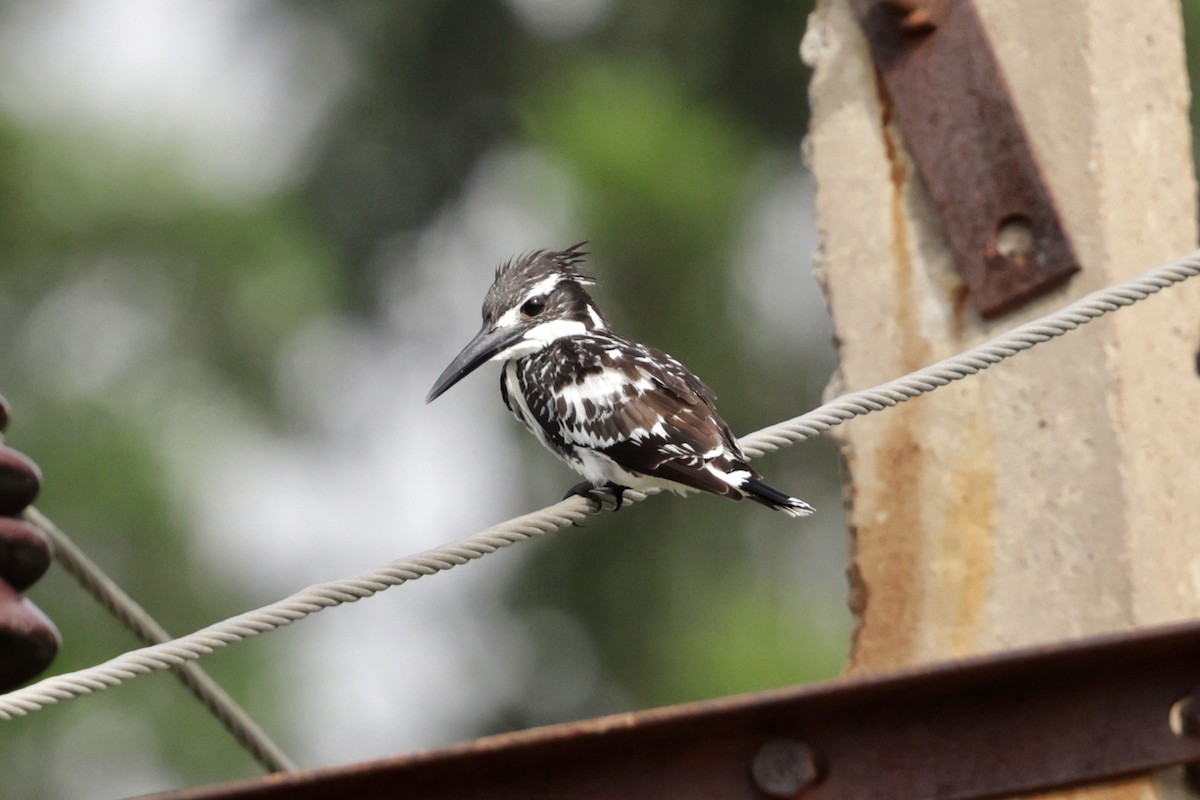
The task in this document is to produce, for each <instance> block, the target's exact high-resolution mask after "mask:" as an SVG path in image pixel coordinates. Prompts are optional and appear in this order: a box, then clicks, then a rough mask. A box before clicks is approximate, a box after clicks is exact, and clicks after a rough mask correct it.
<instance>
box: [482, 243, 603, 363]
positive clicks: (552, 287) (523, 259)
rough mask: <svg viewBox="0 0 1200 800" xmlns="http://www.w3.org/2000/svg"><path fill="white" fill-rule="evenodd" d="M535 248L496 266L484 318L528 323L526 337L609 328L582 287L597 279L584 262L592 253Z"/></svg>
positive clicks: (542, 337)
mask: <svg viewBox="0 0 1200 800" xmlns="http://www.w3.org/2000/svg"><path fill="white" fill-rule="evenodd" d="M583 244H584V243H583V242H580V243H579V244H575V245H571V246H570V247H568V248H567V249H566V250H562V251H559V252H552V251H546V250H534V251H532V252H528V253H524V254H522V255H520V256H517V257H516V258H513V259H510V260H508V261H506V262H504V263H503V264H501V265H500V266H499V267H497V268H496V280H495V281H494V282H493V283H492V287H491V288H490V289H489V290H488V293H487V297H486V298H484V301H483V321H484V322H485V323H490V324H492V325H495V326H497V327H508V326H513V325H523V326H526V327H527V328H528V329H529V330H528V332H527V335H526V338H531V339H539V340H542V341H544V342H547V343H548V342H549V341H551V340H552V339H553V338H557V335H555V336H549V337H548V334H552V333H555V332H566V331H568V330H575V329H577V328H578V327H579V326H582V327H583V329H582V330H579V332H584V331H585V330H586V331H594V330H606V329H607V328H608V323H607V321H606V320H605V319H604V315H603V314H601V313H600V310H599V309H598V308H597V307H596V304H595V302H594V301H593V300H592V298H591V296H590V295H589V294H588V293H587V291H586V290H585V289H584V288H583V287H585V286H590V285H592V284H594V283H595V282H596V281H595V280H594V279H592V278H591V277H589V276H587V275H585V274H583V272H581V271H580V267H581V266H582V265H583V259H584V256H586V255H587V253H585V252H584V251H582V250H580V249H579V248H580V247H582V246H583Z"/></svg>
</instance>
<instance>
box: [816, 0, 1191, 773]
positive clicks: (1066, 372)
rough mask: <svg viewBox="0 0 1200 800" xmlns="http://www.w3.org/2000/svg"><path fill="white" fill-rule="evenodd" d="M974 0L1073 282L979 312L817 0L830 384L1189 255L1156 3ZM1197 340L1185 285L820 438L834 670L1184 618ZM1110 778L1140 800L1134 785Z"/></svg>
mask: <svg viewBox="0 0 1200 800" xmlns="http://www.w3.org/2000/svg"><path fill="white" fill-rule="evenodd" d="M977 6H978V7H979V8H980V10H981V12H982V14H983V16H984V19H985V22H986V24H987V26H988V28H989V30H990V31H991V33H992V35H993V38H994V41H995V44H996V47H997V52H998V55H999V57H1000V61H1001V63H1002V64H1003V65H1004V68H1005V70H1006V73H1007V75H1008V78H1009V82H1010V84H1011V85H1012V87H1013V91H1014V95H1015V98H1016V102H1017V106H1018V108H1019V109H1020V111H1021V113H1022V115H1023V116H1024V118H1025V120H1026V122H1027V124H1028V127H1029V128H1030V130H1031V135H1032V136H1033V139H1034V146H1035V149H1036V151H1037V153H1038V155H1039V156H1040V158H1041V161H1042V163H1043V165H1044V170H1045V172H1046V174H1047V175H1048V177H1049V180H1050V183H1051V189H1052V191H1053V192H1054V194H1055V197H1056V199H1057V201H1058V204H1059V207H1060V209H1061V210H1062V213H1063V216H1064V220H1065V223H1066V226H1067V229H1068V231H1069V232H1070V234H1071V235H1072V237H1073V241H1074V244H1075V247H1076V251H1077V253H1078V255H1079V257H1080V260H1081V263H1082V264H1083V271H1082V273H1080V274H1079V275H1077V276H1076V277H1074V278H1073V279H1072V280H1071V281H1070V282H1069V283H1068V284H1067V285H1066V286H1065V287H1063V288H1062V289H1060V290H1058V291H1056V292H1054V293H1052V294H1050V295H1048V296H1046V297H1045V298H1043V299H1041V300H1039V301H1037V302H1035V303H1033V304H1030V305H1028V306H1026V307H1024V308H1023V309H1021V310H1019V311H1018V312H1015V313H1013V314H1009V315H1006V316H1004V317H1001V318H1000V319H997V320H994V321H993V322H991V323H984V322H982V321H981V320H980V319H979V318H978V316H977V315H976V314H975V313H974V311H973V310H972V309H971V308H970V306H969V304H968V303H967V298H966V295H965V287H964V286H963V284H962V281H961V280H960V279H959V278H958V276H957V273H956V271H955V267H954V264H953V263H952V260H951V256H950V255H949V253H948V251H947V248H946V247H945V245H944V243H943V241H942V238H941V233H940V231H939V227H938V223H937V220H936V216H935V213H934V211H933V208H932V205H931V203H930V201H929V198H928V196H927V193H926V191H925V189H924V187H923V185H922V184H921V181H920V179H919V178H918V177H917V175H916V173H915V169H914V166H913V165H912V163H911V162H910V161H909V159H908V157H907V155H906V152H905V147H904V142H903V138H902V136H901V135H900V133H899V131H898V130H897V129H896V128H895V127H894V126H893V125H892V124H891V123H890V119H889V116H890V115H889V111H888V108H887V103H886V101H885V99H884V98H883V97H882V96H881V93H880V89H879V86H878V84H877V81H876V77H875V74H874V69H873V67H872V65H871V61H870V57H869V54H868V51H867V49H866V43H865V41H864V40H863V37H862V35H861V34H860V32H859V30H858V28H857V26H856V25H855V23H854V20H853V18H852V16H851V14H850V11H849V8H848V6H847V3H846V2H845V0H824V2H822V3H820V5H819V7H818V10H817V11H816V13H815V14H814V15H813V17H812V19H811V20H810V24H809V30H808V33H807V35H806V37H805V40H804V44H803V48H802V52H803V55H804V57H805V58H806V60H808V62H809V63H810V64H812V65H813V66H814V67H815V70H816V72H815V76H814V79H813V83H812V87H811V96H812V100H813V105H814V116H813V123H812V130H811V135H810V140H809V142H808V148H809V154H810V159H811V165H812V167H813V170H814V172H815V173H816V176H817V180H818V191H819V195H818V202H817V213H818V224H819V227H820V231H821V238H822V250H821V253H820V264H821V266H820V269H819V276H820V278H821V280H822V284H823V286H824V287H825V291H826V297H827V299H828V302H829V305H830V308H831V310H832V313H833V317H834V327H835V334H836V337H837V340H838V345H839V349H840V353H841V370H840V375H839V376H838V378H837V379H836V381H835V383H836V384H837V385H836V387H831V389H833V390H835V391H838V392H840V391H844V390H853V389H860V388H865V387H868V386H872V385H874V384H876V383H880V382H882V381H884V380H887V379H889V378H893V377H896V376H898V375H901V374H904V373H905V372H908V371H910V370H913V369H916V368H918V367H921V366H924V365H926V364H928V363H930V362H932V361H935V360H937V359H940V358H943V357H945V356H949V355H952V354H954V353H956V352H959V351H961V350H963V349H966V348H967V347H970V346H972V345H974V344H977V343H979V342H981V341H983V340H984V339H986V338H989V337H990V336H992V335H995V334H996V333H998V332H1000V331H1002V330H1005V329H1007V328H1009V327H1012V326H1013V325H1016V324H1018V323H1019V322H1022V321H1025V320H1027V319H1029V318H1032V317H1037V316H1041V315H1043V314H1046V313H1048V312H1050V311H1052V310H1054V309H1056V308H1058V307H1061V306H1062V305H1065V304H1066V303H1068V302H1069V301H1071V300H1072V299H1075V298H1078V297H1080V296H1082V295H1084V294H1086V293H1088V292H1090V291H1093V290H1095V289H1099V288H1102V287H1104V286H1107V285H1110V284H1112V283H1115V282H1117V281H1119V280H1123V279H1126V278H1129V277H1132V276H1134V275H1137V274H1139V273H1141V272H1143V271H1145V270H1146V269H1149V268H1150V267H1152V266H1155V265H1157V264H1158V263H1160V262H1162V261H1165V260H1167V259H1168V258H1170V257H1172V256H1175V255H1180V254H1183V253H1185V252H1187V251H1190V250H1191V249H1193V248H1194V247H1195V246H1196V241H1197V231H1196V222H1195V220H1196V203H1195V186H1194V180H1193V177H1192V176H1193V171H1192V163H1191V131H1190V129H1189V126H1188V119H1187V107H1188V102H1189V89H1188V85H1187V75H1186V71H1185V66H1184V53H1183V35H1182V22H1181V18H1180V12H1179V8H1178V4H1177V0H1143V2H1140V3H1113V2H1110V0H1056V2H1054V3H1038V2H1033V0H1025V2H1019V1H1018V0H988V2H983V3H977ZM1198 349H1200V281H1196V282H1195V285H1185V286H1183V287H1178V288H1174V289H1171V290H1169V291H1168V292H1166V293H1164V294H1161V295H1158V296H1156V297H1154V298H1152V299H1150V300H1147V301H1146V302H1145V303H1143V304H1141V305H1138V306H1136V307H1134V308H1131V309H1126V310H1123V311H1120V312H1118V313H1117V314H1115V315H1113V316H1111V317H1109V318H1106V319H1104V320H1102V321H1099V322H1095V323H1093V324H1091V325H1089V326H1087V327H1086V328H1085V329H1083V330H1081V331H1078V332H1076V333H1073V334H1069V335H1067V336H1065V337H1063V338H1061V339H1059V340H1056V341H1054V342H1050V343H1047V344H1043V345H1041V346H1039V347H1038V348H1036V349H1035V350H1033V351H1031V352H1028V353H1025V354H1022V355H1019V356H1018V357H1017V358H1015V359H1013V360H1012V361H1009V362H1006V363H1005V364H1003V365H1001V366H999V367H995V368H993V369H992V370H990V371H989V372H987V373H985V374H984V375H982V376H978V377H976V378H972V379H968V380H966V381H963V382H961V383H959V384H957V385H954V386H951V387H948V388H945V389H942V390H940V391H938V392H935V393H934V394H932V395H929V396H927V397H924V398H921V399H918V400H915V401H911V402H910V403H907V404H905V405H903V406H901V407H899V408H897V409H894V410H891V411H887V412H884V413H879V414H873V415H871V416H868V417H866V418H863V419H860V420H856V421H853V422H850V423H849V424H847V425H846V426H845V427H844V428H842V429H841V431H842V433H841V437H842V438H841V442H842V447H843V452H844V454H845V459H846V462H847V465H848V474H849V484H848V485H847V489H846V493H847V504H848V518H849V522H850V525H851V532H852V534H853V559H852V588H853V594H852V597H853V599H852V602H853V604H854V607H855V611H856V613H857V614H858V617H859V627H858V631H857V637H856V642H855V647H854V651H853V654H852V664H851V667H850V669H851V670H852V671H856V672H862V671H872V670H878V669H884V668H891V667H896V666H901V665H907V664H914V663H920V662H928V661H933V660H939V659H944V658H949V657H955V656H962V655H966V654H969V653H975V652H980V651H988V650H996V649H1002V648H1007V647H1012V646H1017V645H1027V644H1033V643H1040V642H1047V641H1056V640H1060V639H1063V638H1066V637H1072V636H1081V635H1088V634H1094V633H1099V632H1102V631H1111V630H1117V629H1121V628H1125V627H1128V626H1132V625H1139V624H1149V623H1157V622H1164V621H1168V620H1173V619H1179V618H1183V617H1194V616H1196V615H1197V614H1200V377H1198V376H1197V374H1196V353H1197V350H1198ZM1111 791H1112V792H1117V791H1119V792H1120V793H1119V794H1111V792H1110V794H1108V795H1105V796H1114V797H1115V796H1121V797H1142V796H1145V797H1156V796H1159V795H1158V794H1155V793H1154V792H1155V791H1157V790H1155V789H1150V788H1147V787H1146V786H1143V785H1142V784H1140V783H1136V782H1135V783H1131V784H1126V785H1124V788H1120V789H1117V788H1114V789H1112V790H1111ZM1147 791H1149V792H1151V793H1150V794H1146V793H1145V792H1147ZM1088 796H1089V797H1091V796H1094V795H1088Z"/></svg>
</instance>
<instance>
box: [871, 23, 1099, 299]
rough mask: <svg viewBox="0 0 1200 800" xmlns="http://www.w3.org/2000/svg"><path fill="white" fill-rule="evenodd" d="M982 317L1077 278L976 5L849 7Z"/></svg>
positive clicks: (1070, 250) (1075, 265)
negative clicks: (1071, 277) (863, 33)
mask: <svg viewBox="0 0 1200 800" xmlns="http://www.w3.org/2000/svg"><path fill="white" fill-rule="evenodd" d="M851 5H852V6H853V8H854V13H855V16H856V17H857V18H858V20H859V23H860V25H861V26H862V28H863V31H864V32H865V33H866V36H867V39H868V41H869V42H870V45H871V53H872V56H873V58H874V60H875V66H876V68H877V69H878V70H879V76H880V79H881V81H882V83H883V86H884V87H885V88H886V90H887V97H888V102H889V103H890V109H889V111H890V114H891V115H892V116H893V117H894V119H895V120H896V122H897V124H898V125H899V127H900V130H901V132H902V133H903V134H904V140H905V144H906V145H907V148H908V151H909V153H910V154H911V155H912V158H913V161H914V162H915V163H916V165H917V169H918V170H919V171H920V173H921V177H922V178H923V179H924V181H925V185H926V186H927V187H928V189H929V194H930V196H931V197H932V198H933V201H934V204H935V205H936V206H937V209H938V213H939V216H940V217H941V220H942V226H943V230H944V232H945V236H946V239H947V241H948V243H949V244H950V246H951V248H952V249H953V251H954V254H955V257H956V258H957V261H958V264H959V269H960V270H961V272H962V275H963V278H964V280H965V281H966V283H967V285H968V287H969V288H970V293H971V299H972V302H973V303H974V305H975V307H976V309H977V310H978V311H979V313H980V314H981V315H982V316H983V317H985V318H990V317H995V316H998V315H1000V314H1003V313H1005V312H1007V311H1010V310H1012V309H1013V308H1016V307H1017V306H1019V305H1021V304H1022V303H1023V302H1025V301H1026V300H1028V299H1030V298H1032V297H1035V296H1037V295H1039V294H1041V293H1043V292H1045V291H1048V290H1050V289H1052V288H1054V287H1055V286H1058V285H1059V284H1061V283H1062V282H1063V281H1065V280H1066V279H1067V278H1068V277H1070V276H1071V275H1072V274H1074V273H1075V272H1077V271H1078V270H1079V263H1078V260H1077V259H1076V256H1075V253H1074V250H1073V248H1072V246H1071V242H1070V240H1069V239H1068V238H1067V234H1066V232H1065V231H1064V229H1063V225H1062V222H1061V220H1060V217H1059V212H1058V210H1057V208H1056V207H1055V203H1054V199H1053V197H1052V195H1051V193H1050V190H1049V188H1048V187H1047V185H1046V183H1045V178H1044V176H1043V175H1042V171H1041V168H1040V167H1039V166H1038V163H1037V158H1036V156H1035V155H1034V153H1033V149H1032V146H1031V145H1030V142H1029V137H1028V136H1027V134H1026V131H1025V128H1024V125H1023V124H1022V122H1021V119H1020V117H1019V116H1018V113H1017V110H1016V108H1015V106H1014V105H1013V100H1012V96H1011V94H1010V92H1009V89H1008V85H1007V83H1006V81H1005V79H1004V74H1003V72H1002V71H1001V68H1000V64H999V62H998V61H997V60H996V55H995V53H994V52H993V50H992V45H991V42H990V41H989V40H988V36H987V31H986V30H985V29H984V27H983V23H982V22H981V20H980V18H979V14H978V12H977V11H976V9H975V7H974V4H973V3H972V2H971V0H851Z"/></svg>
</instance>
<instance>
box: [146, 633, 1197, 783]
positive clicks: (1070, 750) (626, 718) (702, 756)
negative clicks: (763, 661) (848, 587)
mask: <svg viewBox="0 0 1200 800" xmlns="http://www.w3.org/2000/svg"><path fill="white" fill-rule="evenodd" d="M1198 684H1200V624H1198V623H1189V624H1186V625H1179V626H1171V627H1166V628H1159V629H1153V630H1146V631H1139V632H1133V633H1129V634H1123V635H1117V636H1108V637H1101V638H1095V639H1089V640H1083V641H1078V642H1074V643H1070V644H1066V645H1058V646H1054V647H1047V648H1038V649H1030V650H1023V651H1016V652H1012V653H1005V654H1001V655H996V656H988V657H982V658H974V659H970V660H967V661H962V662H955V663H948V664H941V665H937V666H934V667H931V668H927V669H918V670H912V671H907V672H903V673H898V674H895V675H890V676H881V677H872V678H863V679H854V680H844V681H837V682H833V683H829V684H825V685H819V686H813V687H806V688H799V689H787V690H780V691H772V692H760V693H755V694H748V695H742V696H737V697H731V698H725V699H722V700H717V701H711V702H704V703H695V704H690V705H683V706H676V707H671V708H665V709H657V710H653V711H646V712H641V713H637V714H627V715H621V716H614V717H606V718H601V719H596V720H589V721H586V722H579V723H573V724H568V725H559V726H554V727H549V728H541V729H536V730H532V731H523V732H519V733H514V734H507V735H503V736H495V737H490V738H486V739H480V740H478V741H475V742H468V743H466V744H462V745H457V746H455V747H450V748H446V749H444V750H439V751H435V752H429V753H420V754H416V755H411V756H405V757H401V758H395V759H390V760H385V761H379V762H373V763H367V764H358V765H354V766H350V767H342V768H336V769H328V770H313V771H302V772H297V773H292V774H288V775H275V776H270V777H267V778H263V779H259V780H255V781H250V782H245V783H236V784H225V785H221V786H215V787H209V788H201V789H196V790H191V791H185V792H177V793H171V794H165V795H160V796H158V797H159V800H167V798H171V799H172V800H185V798H186V799H187V800H234V798H260V799H264V800H265V798H284V797H287V798H303V799H304V800H316V799H317V798H343V797H354V798H358V800H367V799H368V798H393V797H406V798H439V799H440V800H460V799H461V800H467V798H470V800H501V798H529V799H531V800H537V799H538V798H567V799H568V800H585V799H586V800H601V799H602V798H603V799H604V800H615V799H616V798H621V800H637V799H638V798H646V799H647V800H649V799H650V798H654V800H658V799H659V798H666V797H686V798H689V799H694V800H716V798H721V799H722V800H730V799H731V798H732V799H734V800H736V799H737V798H745V799H746V800H751V799H752V798H754V799H756V800H761V798H764V797H777V796H789V795H788V793H789V792H793V791H794V792H796V794H794V795H790V796H796V797H801V798H805V800H832V799H833V798H839V799H843V798H855V800H920V799H922V798H938V799H939V800H971V799H973V798H990V797H1003V796H1007V795H1012V794H1018V793H1022V792H1034V791H1044V790H1049V789H1054V788H1058V787H1066V786H1075V785H1082V784H1087V783H1094V782H1098V781H1104V780H1111V779H1115V778H1120V777H1124V776H1129V775H1136V774H1140V773H1143V772H1146V771H1148V770H1153V769H1157V768H1161V767H1165V766H1169V765H1174V764H1180V763H1187V762H1192V761H1200V739H1198V738H1193V737H1190V736H1188V735H1186V734H1185V733H1177V732H1176V730H1180V731H1182V730H1183V728H1182V725H1181V724H1180V722H1179V720H1180V718H1181V715H1182V713H1183V712H1182V710H1181V708H1182V707H1181V708H1176V706H1177V704H1178V703H1179V701H1181V700H1182V699H1184V698H1186V697H1189V696H1190V695H1191V692H1192V691H1193V689H1194V688H1195V687H1196V686H1197V685H1198ZM1173 709H1175V710H1174V712H1173ZM1173 714H1174V717H1175V730H1173V729H1172V725H1171V722H1170V720H1171V717H1172V715H1173Z"/></svg>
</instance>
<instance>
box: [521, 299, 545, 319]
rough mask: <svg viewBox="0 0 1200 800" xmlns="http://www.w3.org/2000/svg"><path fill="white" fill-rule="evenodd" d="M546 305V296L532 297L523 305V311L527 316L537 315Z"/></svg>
mask: <svg viewBox="0 0 1200 800" xmlns="http://www.w3.org/2000/svg"><path fill="white" fill-rule="evenodd" d="M545 307H546V298H544V297H531V298H529V299H528V300H526V301H525V304H524V305H522V306H521V313H522V314H524V315H525V316H527V317H536V316H537V315H538V314H540V313H542V310H543V309H544V308H545Z"/></svg>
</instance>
